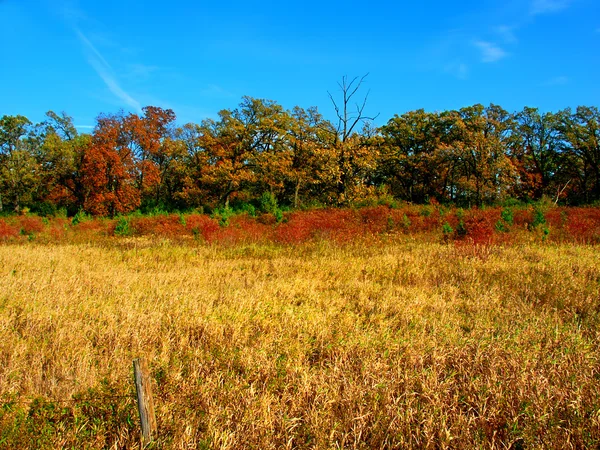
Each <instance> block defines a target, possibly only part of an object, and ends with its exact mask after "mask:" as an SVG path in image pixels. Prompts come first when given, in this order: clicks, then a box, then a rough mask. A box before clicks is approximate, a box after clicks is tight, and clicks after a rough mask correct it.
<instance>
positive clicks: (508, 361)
mask: <svg viewBox="0 0 600 450" xmlns="http://www.w3.org/2000/svg"><path fill="white" fill-rule="evenodd" d="M599 309H600V256H599V253H598V249H597V248H594V247H589V246H567V245H548V244H545V245H540V244H524V245H520V246H512V247H511V246H506V247H485V246H467V245H458V246H455V245H452V244H451V245H444V244H441V243H440V244H438V243H431V242H429V243H428V242H418V241H415V240H414V239H413V238H411V237H406V236H404V237H402V236H401V237H398V238H397V239H391V238H390V239H388V240H387V241H385V242H383V241H382V242H379V241H369V243H368V245H366V244H365V242H362V241H360V242H357V243H356V244H354V245H346V246H336V245H333V244H331V243H329V242H328V241H323V240H321V241H316V242H313V243H310V244H305V245H301V246H274V245H238V246H229V247H226V246H219V245H212V246H205V245H196V244H189V245H177V244H173V243H170V242H168V241H160V240H151V239H149V238H126V237H123V238H119V239H115V240H113V241H102V242H101V243H100V244H98V245H94V244H76V245H75V244H64V245H54V244H48V245H38V244H35V242H34V243H29V244H26V245H3V246H0V330H1V335H2V339H1V340H0V402H2V404H1V407H0V447H2V448H60V447H67V448H131V447H136V446H137V445H138V441H139V431H138V418H137V413H136V410H135V402H134V399H133V383H132V375H131V360H132V359H133V358H135V357H138V356H144V357H146V358H147V359H148V361H149V365H150V368H151V372H152V378H153V383H154V385H153V390H154V395H155V406H156V410H157V419H158V424H159V432H160V437H159V441H158V445H159V446H162V447H165V448H227V449H241V448H261V449H268V448H319V449H326V448H584V447H587V448H596V447H597V446H598V445H600V346H599V344H600V342H599V341H600V333H599V325H600V321H599V317H600V316H599ZM56 400H69V401H68V402H62V403H60V402H56Z"/></svg>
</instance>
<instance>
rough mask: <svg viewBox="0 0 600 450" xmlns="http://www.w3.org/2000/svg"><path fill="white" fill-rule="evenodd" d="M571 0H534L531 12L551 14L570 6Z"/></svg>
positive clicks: (533, 13) (534, 13)
mask: <svg viewBox="0 0 600 450" xmlns="http://www.w3.org/2000/svg"><path fill="white" fill-rule="evenodd" d="M570 3H571V0H533V1H532V2H531V7H530V10H529V12H530V14H531V15H534V16H535V15H538V14H551V13H555V12H558V11H562V10H563V9H566V8H568V7H569V5H570Z"/></svg>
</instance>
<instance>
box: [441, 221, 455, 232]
mask: <svg viewBox="0 0 600 450" xmlns="http://www.w3.org/2000/svg"><path fill="white" fill-rule="evenodd" d="M453 232H454V229H453V228H452V227H451V226H450V224H449V223H448V222H444V224H443V225H442V233H444V235H450V234H452V233H453Z"/></svg>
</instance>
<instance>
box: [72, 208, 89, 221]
mask: <svg viewBox="0 0 600 450" xmlns="http://www.w3.org/2000/svg"><path fill="white" fill-rule="evenodd" d="M90 218H91V217H90V215H89V214H87V213H86V212H85V211H83V210H81V209H80V210H79V212H77V214H75V215H74V216H73V219H71V225H77V224H78V223H81V222H85V221H86V220H90Z"/></svg>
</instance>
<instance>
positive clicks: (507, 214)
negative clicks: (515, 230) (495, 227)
mask: <svg viewBox="0 0 600 450" xmlns="http://www.w3.org/2000/svg"><path fill="white" fill-rule="evenodd" d="M500 218H501V219H502V220H503V221H504V222H506V223H507V224H508V225H512V224H513V220H514V212H513V210H512V209H511V208H504V209H503V210H502V212H501V213H500Z"/></svg>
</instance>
